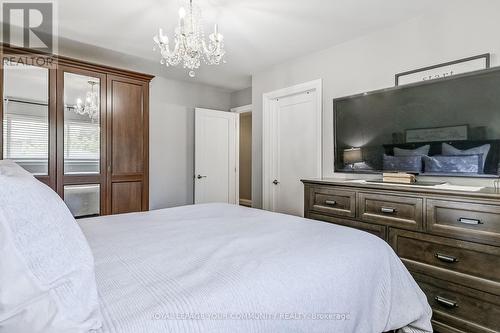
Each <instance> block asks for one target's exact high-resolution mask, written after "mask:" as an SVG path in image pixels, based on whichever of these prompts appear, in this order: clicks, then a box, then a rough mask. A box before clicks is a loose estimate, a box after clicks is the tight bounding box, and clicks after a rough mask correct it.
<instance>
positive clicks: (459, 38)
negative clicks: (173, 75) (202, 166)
mask: <svg viewBox="0 0 500 333" xmlns="http://www.w3.org/2000/svg"><path fill="white" fill-rule="evenodd" d="M464 2H465V1H462V2H458V1H457V5H456V6H454V7H453V8H450V9H449V10H447V11H446V12H444V13H440V14H430V15H428V16H425V17H420V18H418V19H414V20H412V21H409V22H406V23H403V24H399V25H397V26H394V27H391V28H388V29H384V30H381V31H376V32H373V33H372V34H370V35H367V36H365V37H363V38H360V39H356V40H353V41H350V42H347V43H344V44H340V45H337V46H334V47H331V48H329V49H326V50H324V51H321V52H318V53H315V54H312V55H308V56H304V57H301V58H298V59H295V60H293V61H290V62H287V63H284V64H281V65H278V66H275V67H273V68H270V69H268V70H265V71H263V72H261V73H257V74H255V75H253V78H252V89H253V93H252V101H253V107H254V108H253V148H252V150H253V151H252V157H253V173H252V176H253V181H252V196H253V204H254V207H261V205H262V94H264V93H266V92H270V91H273V90H277V89H281V88H284V87H288V86H292V85H295V84H299V83H303V82H306V81H311V80H315V79H318V78H322V79H323V175H324V176H325V177H333V176H334V174H333V111H332V110H333V101H332V100H333V99H334V98H337V97H342V96H346V95H351V94H355V93H360V92H364V91H371V90H375V89H380V88H384V87H390V86H393V85H394V75H395V74H396V73H400V72H404V71H407V70H411V69H416V68H421V67H424V66H428V65H433V64H437V63H442V62H446V61H450V60H455V59H459V58H465V57H469V56H473V55H478V54H482V53H488V52H489V53H492V66H498V65H500V58H499V56H498V55H499V54H500V39H499V31H500V19H499V16H498V14H499V13H500V1H496V0H476V1H468V2H466V3H465V4H464ZM450 180H451V181H452V182H454V183H470V182H480V181H477V180H468V179H463V178H455V179H450ZM484 182H485V184H484V185H487V186H492V183H491V181H488V182H486V181H484Z"/></svg>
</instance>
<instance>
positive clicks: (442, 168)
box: [423, 154, 483, 174]
mask: <svg viewBox="0 0 500 333" xmlns="http://www.w3.org/2000/svg"><path fill="white" fill-rule="evenodd" d="M423 159H424V165H425V173H470V174H480V173H482V165H483V155H482V154H481V155H455V156H444V155H436V156H424V157H423Z"/></svg>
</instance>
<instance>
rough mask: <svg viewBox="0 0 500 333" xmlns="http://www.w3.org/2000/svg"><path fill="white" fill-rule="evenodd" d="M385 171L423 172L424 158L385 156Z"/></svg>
mask: <svg viewBox="0 0 500 333" xmlns="http://www.w3.org/2000/svg"><path fill="white" fill-rule="evenodd" d="M384 171H406V172H413V173H420V172H422V156H390V155H384Z"/></svg>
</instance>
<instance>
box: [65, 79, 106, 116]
mask: <svg viewBox="0 0 500 333" xmlns="http://www.w3.org/2000/svg"><path fill="white" fill-rule="evenodd" d="M88 84H89V85H90V90H89V91H88V92H87V95H86V97H85V101H83V100H82V99H81V98H77V99H76V104H75V106H74V107H72V108H71V109H72V110H73V111H74V112H75V113H76V114H79V115H82V116H84V115H87V116H88V117H89V118H90V120H92V122H94V121H97V120H98V119H99V91H98V89H97V91H95V86H96V85H99V83H98V82H96V81H92V80H89V81H88Z"/></svg>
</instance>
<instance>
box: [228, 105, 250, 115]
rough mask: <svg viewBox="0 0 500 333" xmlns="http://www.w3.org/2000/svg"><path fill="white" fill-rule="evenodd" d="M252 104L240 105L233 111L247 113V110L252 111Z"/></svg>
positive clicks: (232, 110)
mask: <svg viewBox="0 0 500 333" xmlns="http://www.w3.org/2000/svg"><path fill="white" fill-rule="evenodd" d="M252 107H253V106H252V104H249V105H244V106H239V107H237V108H232V109H231V112H236V113H247V112H252Z"/></svg>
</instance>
